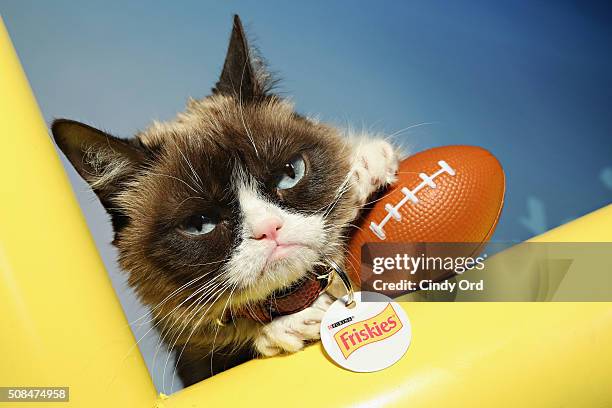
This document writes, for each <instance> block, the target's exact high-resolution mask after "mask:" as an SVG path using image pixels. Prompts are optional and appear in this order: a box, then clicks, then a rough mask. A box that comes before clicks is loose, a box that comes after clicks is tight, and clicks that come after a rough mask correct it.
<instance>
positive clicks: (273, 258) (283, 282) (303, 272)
mask: <svg viewBox="0 0 612 408" xmlns="http://www.w3.org/2000/svg"><path fill="white" fill-rule="evenodd" d="M319 258H320V255H319V253H318V251H316V250H314V249H312V248H309V247H307V246H304V245H297V244H292V245H286V246H285V245H283V246H279V247H277V248H276V249H275V250H274V251H273V252H272V253H271V254H270V255H269V256H268V259H267V261H266V262H265V264H264V265H263V266H262V267H261V269H260V271H259V272H258V273H257V275H258V276H257V278H256V279H255V280H254V281H252V282H249V283H247V284H246V285H244V286H243V288H242V289H241V290H240V294H239V295H238V296H237V297H236V298H237V300H239V301H241V300H242V301H245V302H253V301H254V300H255V301H256V300H263V299H265V298H267V297H268V296H270V295H272V294H273V293H275V292H278V291H282V290H284V289H286V288H289V287H291V286H292V285H294V284H295V283H296V282H298V281H300V280H301V279H303V278H304V277H305V276H307V275H308V274H309V273H311V271H313V270H314V269H315V265H316V263H317V261H318V260H319Z"/></svg>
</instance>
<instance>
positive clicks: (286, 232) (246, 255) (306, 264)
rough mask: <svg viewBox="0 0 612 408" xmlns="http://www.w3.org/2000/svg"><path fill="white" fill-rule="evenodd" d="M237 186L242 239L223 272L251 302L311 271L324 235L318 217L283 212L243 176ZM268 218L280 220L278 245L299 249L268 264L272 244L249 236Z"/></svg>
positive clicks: (322, 243)
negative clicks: (256, 226)
mask: <svg viewBox="0 0 612 408" xmlns="http://www.w3.org/2000/svg"><path fill="white" fill-rule="evenodd" d="M237 185H238V201H239V204H240V209H241V212H242V214H243V220H242V231H241V235H242V240H241V243H240V244H239V246H238V248H236V250H235V251H234V252H233V255H232V257H231V259H230V260H229V261H228V263H227V265H226V268H225V270H226V273H227V276H228V279H229V281H230V282H231V283H232V284H235V285H237V286H238V287H239V288H241V289H242V292H243V293H242V298H244V299H246V300H249V301H253V300H257V299H263V298H265V297H266V296H267V295H269V294H270V293H271V292H272V291H274V290H276V289H280V288H282V287H284V286H287V285H289V284H290V283H292V282H294V281H296V280H298V279H299V278H301V277H303V276H304V275H305V274H306V273H308V271H310V270H312V265H313V264H314V263H315V262H316V261H317V260H318V258H319V251H320V249H321V248H322V247H323V246H324V245H325V243H326V234H325V230H324V224H323V219H322V217H321V216H320V215H311V216H305V215H302V214H298V213H294V212H289V211H286V210H283V209H282V208H280V207H279V206H277V205H275V204H273V203H271V202H269V201H268V200H266V199H265V198H263V197H262V195H261V194H260V192H259V191H258V189H257V184H256V183H254V182H252V181H250V180H246V181H245V177H240V180H239V182H238V183H237ZM271 216H274V217H278V218H280V219H281V220H282V223H283V226H282V228H281V229H280V230H279V235H278V240H279V242H282V243H287V244H288V243H291V244H299V245H302V246H303V247H300V248H296V249H294V250H292V252H291V253H290V256H287V257H286V258H284V259H279V260H276V261H268V255H269V254H270V252H271V251H272V250H273V249H274V247H275V244H274V243H273V242H271V241H270V240H266V239H261V240H257V239H253V233H252V230H253V228H254V226H255V225H257V224H258V223H259V222H261V221H263V220H264V219H266V218H268V217H271Z"/></svg>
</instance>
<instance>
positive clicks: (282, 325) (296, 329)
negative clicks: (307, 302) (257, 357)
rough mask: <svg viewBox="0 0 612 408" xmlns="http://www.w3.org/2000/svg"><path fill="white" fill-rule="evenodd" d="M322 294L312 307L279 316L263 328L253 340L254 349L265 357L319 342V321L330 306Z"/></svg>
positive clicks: (329, 302) (327, 299)
mask: <svg viewBox="0 0 612 408" xmlns="http://www.w3.org/2000/svg"><path fill="white" fill-rule="evenodd" d="M332 302H333V300H332V299H331V297H329V295H327V294H325V293H323V294H321V296H319V298H318V299H317V300H316V301H315V302H314V303H313V304H312V306H310V307H308V308H306V309H304V310H302V311H300V312H297V313H294V314H291V315H287V316H280V317H277V318H276V319H274V320H272V321H271V322H270V323H268V324H266V325H265V326H263V328H262V329H261V331H260V333H259V335H258V336H257V337H256V338H255V349H256V350H257V352H259V353H260V354H261V355H263V356H266V357H271V356H275V355H277V354H280V353H295V352H297V351H300V350H302V349H303V348H304V345H305V344H306V343H307V342H309V341H314V340H319V338H320V331H319V330H320V326H321V319H323V315H324V314H325V311H326V310H327V309H328V308H329V306H330V305H331V304H332Z"/></svg>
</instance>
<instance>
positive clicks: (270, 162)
mask: <svg viewBox="0 0 612 408" xmlns="http://www.w3.org/2000/svg"><path fill="white" fill-rule="evenodd" d="M258 61H259V60H257V63H256V62H255V60H254V58H253V56H252V55H251V51H250V50H249V48H248V47H247V46H246V39H245V37H244V33H243V31H242V27H241V25H240V22H239V20H236V21H235V23H234V31H233V33H232V38H231V42H230V47H229V50H228V57H227V59H226V63H225V65H224V70H223V73H222V75H221V80H220V81H219V83H217V85H216V88H215V89H214V90H213V95H211V96H209V97H207V98H204V99H203V100H190V101H189V103H188V106H187V109H186V111H185V112H184V113H181V114H179V115H178V116H177V118H176V119H175V120H172V121H169V122H165V123H154V124H153V125H152V126H150V127H149V128H148V129H146V130H145V131H143V132H140V133H138V134H137V135H135V137H134V138H132V139H128V140H124V139H118V138H115V137H113V136H111V135H109V134H107V133H104V132H101V131H99V130H96V129H93V128H91V127H89V126H86V125H83V124H80V123H78V122H73V121H68V120H58V121H56V122H54V124H53V126H52V130H53V135H54V137H55V140H56V142H57V144H58V145H59V146H60V148H61V149H62V150H63V151H64V153H65V154H66V155H67V157H68V158H69V159H70V160H71V162H72V163H73V165H74V166H75V168H76V169H77V171H79V173H80V174H81V175H82V176H83V177H84V178H85V179H86V180H87V181H88V182H89V183H90V184H91V186H92V188H93V189H94V191H95V192H96V194H97V195H98V196H99V198H100V201H101V202H102V204H103V205H104V206H105V208H106V209H107V210H108V212H109V214H110V215H111V217H112V221H113V226H114V229H115V239H114V244H115V245H116V246H117V248H118V250H119V262H120V265H121V267H122V268H123V269H124V270H125V271H126V272H127V273H128V276H129V279H128V282H129V284H130V285H131V286H132V287H133V288H134V289H135V290H136V293H137V294H138V296H139V297H140V299H141V300H142V302H143V303H144V304H146V305H148V306H150V307H151V308H152V311H153V312H152V313H153V317H154V322H155V324H156V326H157V328H158V329H159V330H160V331H161V334H162V337H163V338H164V341H165V342H166V344H167V345H168V346H169V347H171V348H174V349H175V350H179V351H181V350H182V349H183V348H184V352H182V353H177V354H181V358H180V360H179V361H178V364H179V374H180V376H181V378H182V379H183V381H184V382H185V384H186V385H188V384H191V383H193V382H195V381H198V380H200V379H202V378H205V377H207V376H209V375H212V374H213V373H214V372H218V371H219V370H221V369H224V368H228V367H230V366H232V365H235V364H237V363H238V362H241V361H244V360H245V359H248V358H250V357H251V356H252V355H253V352H252V351H251V349H250V346H249V343H248V342H249V341H250V340H251V339H252V333H253V331H257V330H258V327H259V325H257V324H256V323H254V322H252V321H249V320H244V319H237V320H236V321H235V322H234V324H230V325H226V326H224V327H220V326H219V325H217V324H216V323H215V321H216V319H217V318H219V317H221V314H222V312H223V310H224V309H225V308H226V307H229V308H230V310H231V309H232V308H236V307H239V306H241V305H243V304H245V303H248V302H250V301H255V300H257V299H249V298H248V297H246V296H244V293H241V291H240V290H236V291H234V293H233V297H232V298H231V301H229V302H228V300H229V297H230V294H229V293H228V292H229V291H225V292H222V293H220V294H219V296H218V297H215V296H212V295H211V296H210V298H207V299H204V300H201V299H199V298H198V296H193V297H191V298H189V296H190V295H192V294H193V292H194V290H195V289H196V288H198V287H201V285H203V284H209V285H213V284H215V279H218V278H219V276H220V272H221V271H222V268H223V265H224V262H225V260H227V258H228V257H229V256H230V254H231V252H232V250H233V249H235V248H236V246H237V245H238V244H239V242H240V239H241V238H240V237H239V234H238V231H239V230H240V223H241V216H240V208H239V206H238V204H237V198H236V191H235V190H234V188H233V183H234V181H235V178H236V177H238V175H239V174H249V175H250V177H252V178H253V179H254V180H256V181H257V183H258V184H259V186H260V189H261V191H262V192H263V194H265V197H266V198H267V199H269V200H271V201H273V202H275V203H277V205H278V206H280V207H281V208H286V209H289V210H291V211H297V212H300V213H303V214H314V213H320V214H324V220H325V223H326V226H328V229H329V231H328V234H329V237H328V241H329V243H333V245H327V246H326V248H325V250H324V251H323V253H321V256H327V257H330V258H332V259H335V260H336V262H338V263H340V264H341V263H342V261H343V260H342V256H341V254H342V243H343V235H344V234H345V233H346V230H345V229H346V227H347V225H348V222H349V221H350V220H351V219H353V218H354V216H355V211H356V210H355V208H356V207H357V204H356V199H355V197H354V195H353V193H352V192H351V191H350V190H346V191H344V190H343V189H344V186H345V182H346V176H347V174H348V173H349V170H350V166H351V156H350V154H351V151H350V148H349V146H348V145H347V142H346V141H345V140H344V139H343V138H341V137H340V134H339V132H338V131H337V130H336V129H334V128H332V127H330V126H327V125H324V124H320V123H316V122H314V121H312V120H309V119H307V118H305V117H303V116H300V115H298V114H297V113H295V112H294V110H293V106H292V105H291V104H290V103H289V102H287V101H286V100H283V99H281V98H280V97H278V96H276V95H274V94H271V93H269V85H270V80H269V77H268V76H267V75H266V74H262V72H263V71H262V70H261V66H260V64H259V62H258ZM296 153H301V154H303V155H304V157H305V160H306V163H307V167H308V172H307V174H306V176H305V178H304V180H303V181H302V182H300V184H299V185H297V186H296V187H295V188H292V189H289V190H284V191H278V190H276V189H275V188H274V185H273V182H272V181H273V176H274V174H275V172H276V171H277V169H279V168H281V167H282V166H283V165H284V164H285V163H287V161H288V160H290V159H291V157H292V156H294V155H295V154H296ZM340 193H343V194H341V195H342V199H340V200H338V198H339V196H338V195H339V194H340ZM201 211H204V212H206V213H208V214H214V216H215V217H216V219H217V220H219V224H218V226H217V228H216V229H215V230H214V231H213V232H211V233H210V234H209V236H205V237H198V239H186V238H185V236H184V235H182V234H181V233H180V231H178V230H177V226H178V225H179V224H180V223H181V221H182V220H184V219H185V218H186V217H189V216H190V215H192V214H193V213H194V212H201ZM202 277H203V279H200V280H198V281H197V283H196V284H193V285H190V286H188V287H183V288H182V285H186V284H188V283H189V282H192V281H193V280H194V279H199V278H202ZM216 284H218V285H222V284H223V282H222V281H219V282H217V283H216ZM181 288H182V289H181ZM183 346H184V347H183ZM213 346H214V349H215V351H214V353H215V354H214V355H215V359H214V360H213V357H212V353H211V352H212V350H213ZM235 350H241V351H235Z"/></svg>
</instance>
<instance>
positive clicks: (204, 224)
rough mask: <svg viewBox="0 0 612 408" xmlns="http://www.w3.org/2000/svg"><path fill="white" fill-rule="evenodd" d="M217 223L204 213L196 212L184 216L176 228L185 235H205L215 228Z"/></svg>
mask: <svg viewBox="0 0 612 408" xmlns="http://www.w3.org/2000/svg"><path fill="white" fill-rule="evenodd" d="M216 226H217V223H216V222H215V221H214V220H212V219H210V218H208V217H206V216H205V215H201V214H196V215H192V216H191V217H189V218H186V219H185V220H184V221H183V222H182V223H181V224H180V225H179V226H178V230H179V231H180V232H183V233H185V234H187V235H193V236H198V235H205V234H208V233H209V232H211V231H212V230H214V229H215V227H216Z"/></svg>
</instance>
